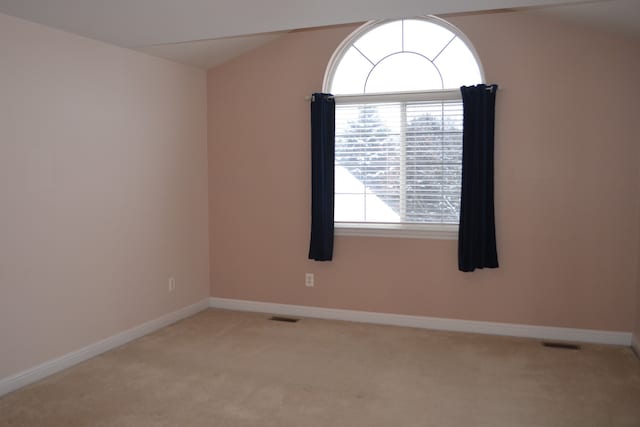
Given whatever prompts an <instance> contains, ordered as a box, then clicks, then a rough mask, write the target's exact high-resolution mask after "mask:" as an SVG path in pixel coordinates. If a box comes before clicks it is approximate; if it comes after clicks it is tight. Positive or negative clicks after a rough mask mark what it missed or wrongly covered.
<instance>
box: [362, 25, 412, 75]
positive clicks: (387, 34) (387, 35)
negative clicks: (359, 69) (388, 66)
mask: <svg viewBox="0 0 640 427" xmlns="http://www.w3.org/2000/svg"><path fill="white" fill-rule="evenodd" d="M353 45H354V46H355V47H356V48H357V49H358V50H359V51H360V52H362V53H363V54H364V55H365V56H366V57H367V58H369V60H370V61H371V62H372V65H374V64H377V63H378V62H379V61H380V60H381V59H382V58H384V57H385V56H387V55H391V54H392V53H395V52H402V21H394V22H389V23H387V24H383V25H380V26H379V27H375V28H374V29H373V30H371V31H369V32H368V33H366V34H364V35H363V36H362V37H361V38H360V39H358V40H357V41H356V42H355V43H354V44H353Z"/></svg>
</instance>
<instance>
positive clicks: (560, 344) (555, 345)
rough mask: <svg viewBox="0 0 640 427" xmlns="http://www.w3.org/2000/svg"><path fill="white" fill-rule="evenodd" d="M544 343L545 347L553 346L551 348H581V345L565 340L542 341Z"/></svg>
mask: <svg viewBox="0 0 640 427" xmlns="http://www.w3.org/2000/svg"><path fill="white" fill-rule="evenodd" d="M542 345H543V346H545V347H551V348H559V349H562V350H580V346H579V345H575V344H568V343H564V342H545V341H543V342H542Z"/></svg>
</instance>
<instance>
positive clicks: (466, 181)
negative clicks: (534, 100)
mask: <svg viewBox="0 0 640 427" xmlns="http://www.w3.org/2000/svg"><path fill="white" fill-rule="evenodd" d="M460 90H461V91H462V102H463V104H464V130H463V136H462V194H461V198H460V229H459V231H458V268H459V269H460V271H473V270H475V269H476V268H484V267H488V268H497V267H498V253H497V249H496V224H495V214H494V205H493V199H494V192H493V135H494V122H495V105H496V92H497V91H498V85H484V84H481V85H477V86H463V87H461V88H460Z"/></svg>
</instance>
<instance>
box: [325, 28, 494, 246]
mask: <svg viewBox="0 0 640 427" xmlns="http://www.w3.org/2000/svg"><path fill="white" fill-rule="evenodd" d="M483 80H484V79H483V77H482V70H481V67H480V63H479V61H478V60H477V59H476V55H475V54H474V51H473V49H472V48H471V46H470V44H469V43H468V42H467V41H465V38H464V36H463V35H462V33H460V31H459V30H457V29H456V28H454V27H452V26H451V25H449V24H448V23H446V22H445V21H442V20H441V19H438V18H433V17H428V18H413V19H402V20H395V21H380V22H372V23H368V24H366V25H364V26H363V27H361V28H360V29H358V30H357V31H356V32H354V33H353V34H352V35H351V36H350V37H349V38H347V40H345V41H344V42H343V43H342V45H341V46H340V47H339V48H338V50H337V51H336V53H335V54H334V56H333V58H332V60H331V62H330V64H329V67H328V69H327V73H326V76H325V84H324V90H325V92H330V93H332V94H334V95H335V97H336V98H335V99H336V160H335V171H336V172H335V221H336V233H337V234H355V235H381V236H386V235H390V236H402V237H435V238H455V237H456V235H457V224H458V218H459V211H460V182H461V163H462V98H461V95H460V89H459V88H460V86H463V85H475V84H478V83H481V82H482V81H483Z"/></svg>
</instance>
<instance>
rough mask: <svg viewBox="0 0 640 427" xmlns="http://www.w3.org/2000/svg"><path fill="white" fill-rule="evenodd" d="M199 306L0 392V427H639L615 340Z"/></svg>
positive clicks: (639, 397)
mask: <svg viewBox="0 0 640 427" xmlns="http://www.w3.org/2000/svg"><path fill="white" fill-rule="evenodd" d="M268 319H269V316H267V315H264V314H253V313H239V312H231V311H222V310H207V311H204V312H202V313H200V314H197V315H196V316H193V317H191V318H189V319H186V320H184V321H182V322H179V323H177V324H175V325H172V326H170V327H168V328H165V329H163V330H161V331H159V332H157V333H154V334H151V335H148V336H146V337H143V338H141V339H139V340H137V341H134V342H132V343H130V344H128V345H126V346H123V347H120V348H118V349H116V350H113V351H110V352H108V353H105V354H103V355H101V356H98V357H96V358H94V359H91V360H89V361H87V362H85V363H83V364H80V365H78V366H75V367H73V368H71V369H68V370H66V371H64V372H61V373H59V374H57V375H54V376H52V377H49V378H47V379H46V380H44V381H41V382H39V383H36V384H33V385H31V386H28V387H25V388H23V389H21V390H18V391H17V392H14V393H12V394H9V395H7V396H4V397H3V398H1V399H0V425H2V426H64V427H72V426H136V427H144V426H216V427H226V426H230V427H231V426H234V427H235V426H304V427H307V426H308V427H313V426H323V427H338V426H350V427H354V426H367V427H375V426H381V427H382V426H384V427H402V426H416V427H417V426H420V427H425V426H437V427H448V426H456V427H461V426H474V427H479V426H491V427H499V426H509V427H516V426H544V427H550V426H562V427H570V426H580V427H584V426H598V427H605V426H607V427H608V426H640V361H639V360H638V359H637V358H636V357H635V355H634V354H633V353H632V351H631V350H630V349H629V348H623V347H611V346H598V345H584V346H582V349H581V350H577V351H576V350H561V349H552V348H546V347H543V346H542V345H541V344H540V342H538V341H535V340H527V339H515V338H503V337H493V336H485V335H472V334H460V333H446V332H434V331H427V330H420V329H409V328H397V327H387V326H376V325H367V324H357V323H347V322H336V321H324V320H313V319H302V320H300V321H299V322H297V323H285V322H276V321H271V320H268Z"/></svg>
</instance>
